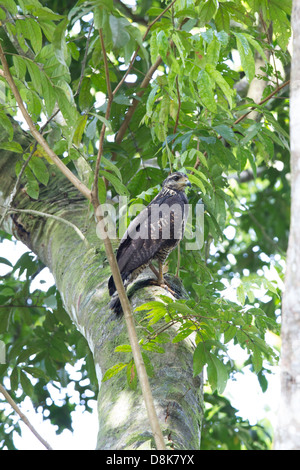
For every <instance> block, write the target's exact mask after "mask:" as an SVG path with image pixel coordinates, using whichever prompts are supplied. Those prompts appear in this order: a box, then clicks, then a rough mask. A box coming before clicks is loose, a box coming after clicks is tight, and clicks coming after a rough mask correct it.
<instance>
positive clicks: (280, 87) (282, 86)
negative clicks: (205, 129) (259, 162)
mask: <svg viewBox="0 0 300 470" xmlns="http://www.w3.org/2000/svg"><path fill="white" fill-rule="evenodd" d="M289 84H290V80H287V81H286V82H284V83H282V84H281V85H280V86H279V87H277V88H276V89H275V90H273V91H272V93H270V94H269V95H268V96H267V97H266V98H264V99H263V100H261V101H260V102H259V103H258V104H257V105H256V106H251V108H250V111H247V113H245V114H243V115H242V116H240V117H239V118H238V119H236V121H234V123H233V124H232V125H231V126H230V127H231V128H233V127H234V126H236V125H237V124H239V123H240V122H241V121H242V120H243V119H245V117H247V116H248V115H249V114H250V113H251V112H252V111H254V110H255V109H256V107H257V106H261V105H262V104H264V103H266V102H267V101H269V100H270V99H271V98H273V96H274V95H276V93H278V92H279V91H280V90H281V89H282V88H284V87H285V86H287V85H289ZM218 138H219V139H221V138H222V136H219V137H218ZM203 155H204V156H205V157H206V156H207V152H206V151H205V152H204V153H203ZM199 165H200V160H199V158H198V157H197V160H196V163H195V165H194V168H195V169H197V168H198V166H199Z"/></svg>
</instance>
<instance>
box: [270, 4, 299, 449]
mask: <svg viewBox="0 0 300 470" xmlns="http://www.w3.org/2000/svg"><path fill="white" fill-rule="evenodd" d="M292 25H293V31H294V38H293V61H292V70H291V108H290V126H291V150H292V153H291V185H292V205H291V223H290V235H289V245H288V254H287V268H286V278H285V292H284V296H283V311H282V355H281V399H280V410H279V417H278V424H277V432H276V438H275V448H276V449H278V450H296V449H297V450H299V449H300V297H299V289H300V269H299V260H300V218H299V214H300V121H299V107H300V34H299V28H300V5H299V2H293V16H292Z"/></svg>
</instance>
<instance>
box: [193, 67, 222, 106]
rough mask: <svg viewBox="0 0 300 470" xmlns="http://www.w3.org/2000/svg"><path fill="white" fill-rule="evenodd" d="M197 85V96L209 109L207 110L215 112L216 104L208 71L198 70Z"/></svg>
mask: <svg viewBox="0 0 300 470" xmlns="http://www.w3.org/2000/svg"><path fill="white" fill-rule="evenodd" d="M197 86H198V93H199V98H200V100H201V101H202V103H203V104H204V106H205V107H206V108H207V109H209V111H211V112H213V113H216V112H217V106H216V100H215V97H214V93H213V87H212V83H211V80H210V78H209V75H208V73H207V72H206V71H205V70H200V72H199V75H198V78H197Z"/></svg>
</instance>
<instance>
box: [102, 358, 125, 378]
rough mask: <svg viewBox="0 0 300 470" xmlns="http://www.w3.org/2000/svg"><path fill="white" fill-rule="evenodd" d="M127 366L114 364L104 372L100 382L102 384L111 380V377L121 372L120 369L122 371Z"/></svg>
mask: <svg viewBox="0 0 300 470" xmlns="http://www.w3.org/2000/svg"><path fill="white" fill-rule="evenodd" d="M127 365H128V364H126V363H124V362H119V363H118V364H115V365H114V366H112V367H110V368H109V369H107V371H106V372H105V374H104V376H103V378H102V381H103V382H106V380H109V379H111V378H112V377H114V376H115V375H117V374H118V373H119V372H121V370H122V369H124V367H127Z"/></svg>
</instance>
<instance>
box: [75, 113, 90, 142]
mask: <svg viewBox="0 0 300 470" xmlns="http://www.w3.org/2000/svg"><path fill="white" fill-rule="evenodd" d="M86 122H87V114H86V115H84V116H80V118H79V120H78V123H77V127H76V129H75V132H74V137H73V142H74V144H75V145H76V146H77V147H78V146H79V144H80V142H81V139H82V135H83V132H84V129H85V126H86Z"/></svg>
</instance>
